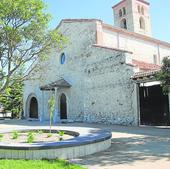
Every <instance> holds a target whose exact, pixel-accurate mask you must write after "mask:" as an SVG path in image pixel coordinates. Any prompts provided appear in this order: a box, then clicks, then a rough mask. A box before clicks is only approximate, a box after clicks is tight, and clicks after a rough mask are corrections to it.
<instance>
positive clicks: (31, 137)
mask: <svg viewBox="0 0 170 169" xmlns="http://www.w3.org/2000/svg"><path fill="white" fill-rule="evenodd" d="M33 141H34V134H33V132H29V133H28V134H27V143H33Z"/></svg>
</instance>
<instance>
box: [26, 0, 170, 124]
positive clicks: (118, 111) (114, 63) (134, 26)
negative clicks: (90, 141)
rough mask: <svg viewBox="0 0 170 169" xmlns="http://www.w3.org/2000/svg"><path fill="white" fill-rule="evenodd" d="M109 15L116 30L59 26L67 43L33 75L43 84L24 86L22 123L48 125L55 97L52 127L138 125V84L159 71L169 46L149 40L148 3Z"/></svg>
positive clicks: (72, 22) (86, 24)
mask: <svg viewBox="0 0 170 169" xmlns="http://www.w3.org/2000/svg"><path fill="white" fill-rule="evenodd" d="M113 11H114V21H115V26H111V25H107V24H105V23H103V22H102V21H101V20H97V19H64V20H62V21H61V22H60V24H59V25H58V30H59V31H60V32H61V33H62V34H63V35H64V36H65V37H67V39H68V41H69V42H68V43H67V44H66V46H65V48H64V50H63V51H59V50H57V49H53V50H52V51H51V52H50V53H49V56H48V59H47V60H46V61H44V62H43V63H41V66H42V67H43V69H42V70H41V71H40V72H37V73H35V72H34V75H35V76H36V74H37V75H41V79H36V78H35V79H34V80H26V81H25V85H24V116H25V118H27V119H38V120H40V121H46V120H49V112H48V99H49V98H50V97H51V95H54V96H55V101H56V102H55V112H54V117H53V120H54V122H62V121H64V122H90V123H106V124H122V125H139V124H140V121H141V120H140V118H141V115H140V111H141V110H140V98H139V97H140V96H139V93H140V84H144V83H145V82H146V81H145V82H144V81H142V82H139V80H140V79H146V78H148V75H152V74H153V73H154V72H155V71H158V70H159V69H160V66H161V61H162V59H163V58H164V57H166V56H169V55H170V44H169V43H167V42H163V41H160V40H157V39H154V38H152V36H151V25H150V15H149V3H148V2H146V1H143V0H123V1H121V2H120V3H118V4H116V5H115V6H113ZM169 100H170V99H169ZM169 100H168V101H169ZM168 107H169V102H168ZM142 110H143V109H142ZM167 111H168V110H167Z"/></svg>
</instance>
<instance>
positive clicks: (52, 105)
mask: <svg viewBox="0 0 170 169" xmlns="http://www.w3.org/2000/svg"><path fill="white" fill-rule="evenodd" d="M48 107H49V114H50V134H51V128H52V121H53V114H54V110H55V99H54V95H53V94H52V96H51V97H50V99H49V100H48Z"/></svg>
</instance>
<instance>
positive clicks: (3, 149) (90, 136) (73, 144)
mask: <svg viewBox="0 0 170 169" xmlns="http://www.w3.org/2000/svg"><path fill="white" fill-rule="evenodd" d="M35 130H42V129H38V128H37V129H35ZM43 130H46V131H47V130H48V129H43ZM17 131H19V132H25V131H30V129H29V130H23V129H22V130H17ZM56 131H57V130H53V132H56ZM60 131H61V130H60ZM62 131H64V132H65V133H66V134H69V135H72V136H75V137H74V138H72V139H68V140H64V141H57V142H39V143H32V144H28V143H18V144H5V143H3V142H0V158H1V159H56V158H62V159H72V158H77V157H82V156H85V155H90V154H93V153H96V152H99V151H103V150H105V149H107V148H109V147H110V146H111V133H110V132H109V131H105V130H96V129H90V130H89V129H87V130H86V129H83V132H82V131H81V130H80V131H79V130H78V129H77V130H76V131H75V130H72V128H71V129H68V127H67V128H66V129H64V127H62ZM78 131H79V132H78ZM8 132H10V131H8ZM2 133H5V132H1V134H2Z"/></svg>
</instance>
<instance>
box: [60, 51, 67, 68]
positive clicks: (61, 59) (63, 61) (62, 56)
mask: <svg viewBox="0 0 170 169" xmlns="http://www.w3.org/2000/svg"><path fill="white" fill-rule="evenodd" d="M65 60H66V55H65V53H62V54H61V55H60V63H61V64H62V65H63V64H64V63H65Z"/></svg>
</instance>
